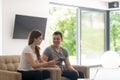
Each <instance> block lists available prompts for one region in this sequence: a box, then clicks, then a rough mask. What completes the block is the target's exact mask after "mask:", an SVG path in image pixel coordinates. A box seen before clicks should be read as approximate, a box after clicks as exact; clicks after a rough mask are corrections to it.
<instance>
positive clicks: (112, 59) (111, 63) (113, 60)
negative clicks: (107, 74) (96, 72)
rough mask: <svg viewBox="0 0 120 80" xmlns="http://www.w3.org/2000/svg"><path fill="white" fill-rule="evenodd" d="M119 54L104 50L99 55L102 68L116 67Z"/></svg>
mask: <svg viewBox="0 0 120 80" xmlns="http://www.w3.org/2000/svg"><path fill="white" fill-rule="evenodd" d="M119 58H120V57H119V55H118V53H117V52H115V51H106V52H105V53H104V54H103V55H102V57H101V64H102V67H104V68H117V67H118V66H119V61H120V59H119Z"/></svg>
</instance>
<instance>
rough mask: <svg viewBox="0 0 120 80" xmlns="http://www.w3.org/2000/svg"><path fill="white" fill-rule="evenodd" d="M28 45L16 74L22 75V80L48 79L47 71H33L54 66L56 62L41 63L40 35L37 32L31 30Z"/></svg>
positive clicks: (48, 73)
mask: <svg viewBox="0 0 120 80" xmlns="http://www.w3.org/2000/svg"><path fill="white" fill-rule="evenodd" d="M28 39H29V40H28V45H27V46H26V47H25V48H24V50H23V52H22V55H21V58H20V64H19V66H18V72H20V73H22V80H43V79H45V78H49V77H50V72H49V71H47V70H43V71H39V70H35V69H36V68H40V67H47V66H54V65H56V63H58V61H56V60H51V61H49V62H44V61H42V59H41V57H40V51H39V49H40V48H39V47H38V46H39V45H40V44H41V42H42V34H41V32H40V31H39V30H33V31H32V32H30V34H29V38H28Z"/></svg>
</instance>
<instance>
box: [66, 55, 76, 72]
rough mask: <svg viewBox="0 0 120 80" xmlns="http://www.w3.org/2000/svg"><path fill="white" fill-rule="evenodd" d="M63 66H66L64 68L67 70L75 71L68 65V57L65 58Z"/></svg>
mask: <svg viewBox="0 0 120 80" xmlns="http://www.w3.org/2000/svg"><path fill="white" fill-rule="evenodd" d="M65 66H66V68H67V69H69V70H75V69H74V68H73V66H72V65H71V64H70V61H69V57H66V58H65Z"/></svg>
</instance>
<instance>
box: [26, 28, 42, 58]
mask: <svg viewBox="0 0 120 80" xmlns="http://www.w3.org/2000/svg"><path fill="white" fill-rule="evenodd" d="M40 36H42V33H41V32H40V31H39V30H32V31H31V32H30V34H29V37H28V45H31V44H32V43H33V42H34V39H37V38H38V37H40ZM35 53H36V55H37V59H38V60H40V47H38V46H35Z"/></svg>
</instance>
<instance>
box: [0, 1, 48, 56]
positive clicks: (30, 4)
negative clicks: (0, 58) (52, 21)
mask: <svg viewBox="0 0 120 80" xmlns="http://www.w3.org/2000/svg"><path fill="white" fill-rule="evenodd" d="M48 4H49V1H48V0H3V1H2V33H3V34H2V43H3V44H2V54H20V53H21V51H22V49H23V48H24V47H25V46H26V45H27V40H26V39H13V38H12V36H13V30H14V19H15V14H24V15H30V16H38V17H39V16H40V17H47V16H48ZM0 22H1V21H0ZM0 32H1V31H0ZM44 43H45V42H44V41H43V43H42V45H41V46H42V47H44V45H43V44H44ZM45 45H46V44H45Z"/></svg>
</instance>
